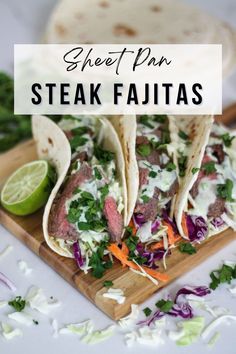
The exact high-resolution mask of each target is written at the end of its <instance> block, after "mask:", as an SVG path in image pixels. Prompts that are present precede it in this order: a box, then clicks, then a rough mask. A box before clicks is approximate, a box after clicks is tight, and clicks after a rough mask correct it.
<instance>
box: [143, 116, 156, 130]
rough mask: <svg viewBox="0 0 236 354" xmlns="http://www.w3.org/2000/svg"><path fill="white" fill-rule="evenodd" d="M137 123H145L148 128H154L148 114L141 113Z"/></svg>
mask: <svg viewBox="0 0 236 354" xmlns="http://www.w3.org/2000/svg"><path fill="white" fill-rule="evenodd" d="M139 123H141V124H143V125H145V126H146V127H148V128H150V129H154V126H153V125H152V124H151V123H150V116H147V115H143V116H140V117H139Z"/></svg>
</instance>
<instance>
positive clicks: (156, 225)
mask: <svg viewBox="0 0 236 354" xmlns="http://www.w3.org/2000/svg"><path fill="white" fill-rule="evenodd" d="M160 225H161V223H160V221H159V220H158V219H156V220H155V221H154V222H153V223H152V228H151V231H152V233H153V232H156V231H157V230H158V229H159V227H160Z"/></svg>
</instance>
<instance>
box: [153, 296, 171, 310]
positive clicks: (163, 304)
mask: <svg viewBox="0 0 236 354" xmlns="http://www.w3.org/2000/svg"><path fill="white" fill-rule="evenodd" d="M173 305H174V303H173V301H171V300H164V299H162V300H160V301H158V302H157V303H156V307H158V308H159V309H160V310H161V311H162V312H169V311H170V310H171V309H172V306H173Z"/></svg>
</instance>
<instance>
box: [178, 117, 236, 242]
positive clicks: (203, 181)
mask: <svg viewBox="0 0 236 354" xmlns="http://www.w3.org/2000/svg"><path fill="white" fill-rule="evenodd" d="M235 144H236V141H235V135H234V134H233V133H232V132H230V131H229V130H227V129H226V128H225V127H223V126H221V125H217V124H216V123H214V124H212V121H210V120H209V119H208V120H207V119H206V117H205V119H202V123H201V124H200V126H199V130H198V133H197V138H196V140H195V144H194V145H195V146H194V148H193V150H191V153H193V155H191V153H190V155H189V157H188V162H187V169H186V174H185V177H184V178H183V183H182V186H181V188H180V192H179V194H178V196H177V199H176V205H175V218H176V223H177V226H178V229H179V232H180V234H181V236H182V237H184V238H186V239H189V240H190V241H191V242H201V241H203V240H204V239H206V238H207V237H210V236H212V235H215V234H217V233H219V232H221V231H223V230H224V229H226V228H228V227H232V228H233V229H236V209H235V205H236V159H235V146H236V145H235Z"/></svg>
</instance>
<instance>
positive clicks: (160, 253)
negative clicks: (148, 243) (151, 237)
mask: <svg viewBox="0 0 236 354" xmlns="http://www.w3.org/2000/svg"><path fill="white" fill-rule="evenodd" d="M136 251H137V252H138V254H139V256H141V257H143V258H146V259H147V261H146V262H145V263H143V265H145V266H147V267H149V268H152V269H157V268H158V266H157V265H156V264H155V262H156V261H160V260H161V259H163V257H164V254H165V252H166V250H165V249H164V248H159V249H157V250H155V251H153V252H151V251H148V250H145V249H144V248H143V246H142V244H141V243H138V244H137V246H136ZM170 254H171V251H170V250H169V251H168V255H170Z"/></svg>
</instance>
